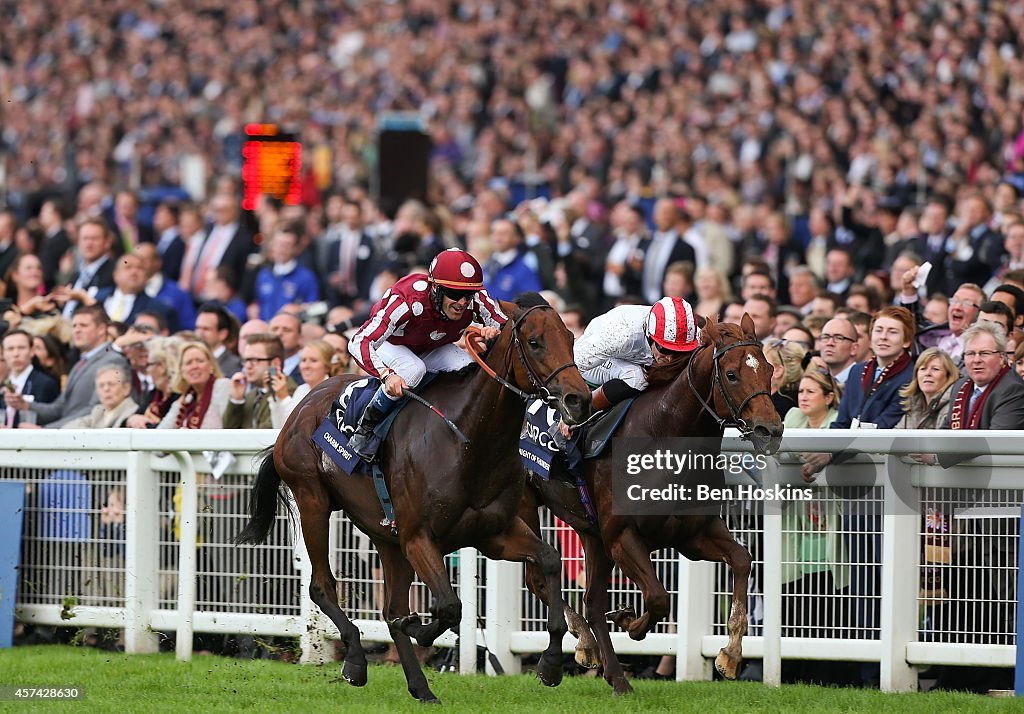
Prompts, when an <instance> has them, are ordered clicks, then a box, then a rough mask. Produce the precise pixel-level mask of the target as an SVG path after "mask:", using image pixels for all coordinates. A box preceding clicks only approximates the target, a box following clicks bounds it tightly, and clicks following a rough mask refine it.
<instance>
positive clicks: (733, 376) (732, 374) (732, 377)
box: [725, 369, 738, 382]
mask: <svg viewBox="0 0 1024 714" xmlns="http://www.w3.org/2000/svg"><path fill="white" fill-rule="evenodd" d="M725 376H726V378H727V379H728V380H729V381H730V382H737V381H738V380H737V379H736V373H735V372H733V371H732V370H731V369H730V370H729V371H728V372H726V373H725Z"/></svg>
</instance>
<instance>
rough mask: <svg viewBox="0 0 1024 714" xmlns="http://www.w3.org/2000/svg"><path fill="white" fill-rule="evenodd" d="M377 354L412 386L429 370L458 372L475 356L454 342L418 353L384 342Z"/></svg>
mask: <svg viewBox="0 0 1024 714" xmlns="http://www.w3.org/2000/svg"><path fill="white" fill-rule="evenodd" d="M377 354H378V355H379V356H380V358H381V360H383V362H384V364H386V365H387V366H388V367H390V368H391V369H393V370H395V371H396V372H398V374H399V376H400V377H401V378H402V379H404V380H405V383H406V384H408V385H409V386H410V387H416V386H417V385H419V383H420V382H421V381H422V380H423V375H425V374H426V373H427V372H457V371H458V370H460V369H462V368H463V367H465V366H466V365H468V364H472V362H473V358H472V357H470V356H469V355H468V354H467V353H466V351H465V350H463V349H462V348H461V347H459V346H457V345H456V344H454V343H448V344H446V345H441V346H440V347H438V348H437V349H436V350H431V351H430V352H425V353H424V354H422V355H417V354H416V353H414V352H413V351H412V350H410V349H409V348H408V347H405V346H404V345H393V344H391V343H390V342H384V343H382V344H381V346H380V347H378V348H377Z"/></svg>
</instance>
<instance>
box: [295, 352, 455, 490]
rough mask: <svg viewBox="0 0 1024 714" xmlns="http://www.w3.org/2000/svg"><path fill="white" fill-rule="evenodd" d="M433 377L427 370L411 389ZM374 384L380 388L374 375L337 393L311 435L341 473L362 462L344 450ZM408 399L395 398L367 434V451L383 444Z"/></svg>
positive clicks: (425, 384) (357, 381) (373, 450)
mask: <svg viewBox="0 0 1024 714" xmlns="http://www.w3.org/2000/svg"><path fill="white" fill-rule="evenodd" d="M436 377H437V373H436V372H428V373H427V374H426V375H425V376H424V378H423V381H421V382H420V383H419V385H418V386H417V387H416V389H415V390H414V391H416V392H417V393H419V392H420V391H421V390H422V389H423V388H424V387H426V386H427V385H428V384H430V383H431V382H432V381H434V379H435V378H436ZM378 387H380V380H379V379H377V378H375V377H364V378H363V379H357V380H356V381H354V382H352V383H351V384H349V385H348V386H347V387H345V389H343V390H342V392H341V394H339V395H338V398H337V399H336V400H335V401H334V404H332V405H331V408H330V410H328V412H327V416H326V418H325V419H324V421H323V423H321V425H320V427H319V428H318V429H317V430H316V432H315V433H314V434H313V441H315V442H316V443H317V445H319V446H320V448H322V449H323V450H324V453H326V454H327V455H328V456H330V457H331V458H332V459H333V460H334V461H335V463H337V464H338V466H340V467H341V468H342V469H343V470H344V471H345V473H349V474H351V473H352V472H354V471H355V470H356V469H357V468H358V467H359V465H360V463H362V459H360V458H359V457H358V456H356V455H355V454H354V453H352V452H351V451H349V450H348V448H347V447H348V440H349V438H351V436H352V434H353V433H355V430H356V425H357V424H358V423H359V418H360V417H361V416H362V415H363V411H364V410H365V409H366V405H367V404H369V403H370V400H371V399H373V395H374V394H376V392H377V388H378ZM408 402H409V398H408V397H404V398H402V399H401V400H399V402H398V404H396V405H395V407H394V408H393V409H392V410H391V412H390V413H389V414H388V415H387V416H386V417H384V419H383V420H382V421H381V423H380V424H378V425H377V427H376V428H375V429H374V430H373V436H372V437H370V440H369V443H368V450H369V451H370V452H371V453H374V454H376V453H377V449H379V448H380V445H381V444H382V443H384V439H386V438H387V435H388V433H389V432H390V431H391V426H392V425H393V424H394V423H395V418H396V417H397V416H398V413H399V412H400V411H401V410H402V408H403V407H405V405H406V404H407V403H408Z"/></svg>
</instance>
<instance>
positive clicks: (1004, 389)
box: [937, 369, 1024, 469]
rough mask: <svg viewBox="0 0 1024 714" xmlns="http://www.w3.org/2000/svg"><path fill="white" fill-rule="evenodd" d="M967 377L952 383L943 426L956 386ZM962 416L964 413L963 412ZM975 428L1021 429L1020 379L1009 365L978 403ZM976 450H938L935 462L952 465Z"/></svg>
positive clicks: (1023, 399) (1023, 389)
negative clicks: (940, 451)
mask: <svg viewBox="0 0 1024 714" xmlns="http://www.w3.org/2000/svg"><path fill="white" fill-rule="evenodd" d="M966 381H967V379H966V378H963V379H959V380H957V382H956V384H954V385H953V391H952V396H951V398H950V401H951V405H950V408H949V411H948V412H947V413H946V418H945V419H944V420H943V422H942V428H943V429H949V428H950V420H951V417H952V414H953V405H955V403H956V395H957V394H958V393H959V392H960V388H961V387H962V386H963V385H964V383H965V382H966ZM963 418H964V419H966V418H967V415H966V414H964V416H963ZM978 429H979V430H984V431H987V430H989V429H1024V382H1022V381H1021V378H1020V377H1018V376H1017V373H1016V372H1014V371H1013V370H1012V369H1011V370H1010V371H1008V372H1007V373H1006V374H1004V375H1003V376H1002V378H1001V379H1000V380H999V381H998V382H997V383H996V384H995V385H994V386H993V387H992V392H991V394H989V395H988V398H987V399H986V400H985V404H984V405H982V407H981V420H980V422H979V424H978ZM978 447H979V449H978V450H981V449H984V448H985V447H984V444H983V443H981V442H979V444H978ZM978 450H972V453H964V454H938V456H937V458H938V461H939V464H940V465H941V466H942V468H944V469H948V468H949V467H950V466H956V465H957V464H958V463H960V462H961V461H966V460H967V459H970V458H973V457H974V456H977V455H978Z"/></svg>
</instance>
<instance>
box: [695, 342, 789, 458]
mask: <svg viewBox="0 0 1024 714" xmlns="http://www.w3.org/2000/svg"><path fill="white" fill-rule="evenodd" d="M760 346H761V343H760V342H757V341H755V340H744V341H742V342H734V343H732V344H731V345H726V346H725V347H721V348H719V349H716V350H715V351H714V353H713V354H712V355H711V363H712V370H711V389H710V391H709V393H708V398H707V399H704V397H702V396H701V394H700V392H698V391H697V388H696V387H695V386H694V384H693V363H694V362H696V361H697V355H696V354H694V356H693V358H691V359H690V361H689V362H688V363H687V365H686V379H687V381H688V382H689V384H690V391H691V392H693V396H695V397H697V401H699V402H700V405H701V408H702V409H703V410H704V411H705V412H707V413H708V414H709V415H711V418H712V419H714V420H715V422H716V423H717V424H718V428H719V430H724V429H725V427H727V426H734V427H736V428H737V429H739V431H740V435H741V436H742V437H743V438H744V439H747V438H748V437H749V436H750V434H751V433H752V432H753V431H754V429H753V427H751V426H750V425H749V424H748V423H747V421H746V420H745V419H744V418H743V417H742V414H743V410H744V409H746V407H747V404H748V403H749V402H750V400H751V399H753V398H754V397H759V396H761V395H762V394H764V395H766V396H769V397H770V396H771V394H770V393H769V392H768V390H767V389H762V390H760V391H758V392H753V393H751V394H748V395H747V396H746V398H744V400H743V401H742V402H740V405H739V407H737V406H736V405H735V403H734V402H733V400H732V398H731V397H730V396H729V392H727V391H726V390H725V387H724V386H723V385H722V378H721V371H722V366H721V364H719V360H721V358H722V355H724V354H725V353H726V352H728V351H729V350H731V349H734V348H736V347H760ZM707 347H710V345H709V344H708V345H701V346H700V347H698V348H697V353H700V351H701V350H703V349H705V348H707ZM716 387H717V388H718V391H719V392H720V393H721V395H722V397H723V398H724V399H725V403H726V404H727V405H728V406H729V417H728V418H727V419H723V418H722V417H720V416H718V413H717V412H716V411H715V410H714V409H713V408H712V406H711V404H710V402H711V400H712V399H714V396H715V388H716Z"/></svg>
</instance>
